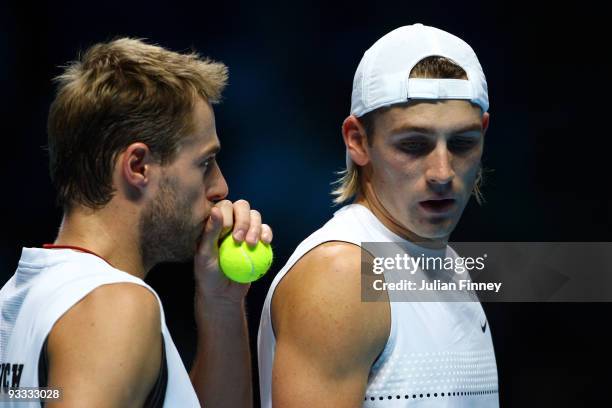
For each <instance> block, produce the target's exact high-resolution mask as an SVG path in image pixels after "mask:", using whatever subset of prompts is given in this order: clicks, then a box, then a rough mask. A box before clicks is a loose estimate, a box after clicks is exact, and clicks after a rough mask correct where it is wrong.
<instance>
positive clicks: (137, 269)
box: [54, 202, 148, 279]
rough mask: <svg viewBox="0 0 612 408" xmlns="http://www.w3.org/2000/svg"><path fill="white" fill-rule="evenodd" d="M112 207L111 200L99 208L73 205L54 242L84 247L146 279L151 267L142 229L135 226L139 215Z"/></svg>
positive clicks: (118, 266)
mask: <svg viewBox="0 0 612 408" xmlns="http://www.w3.org/2000/svg"><path fill="white" fill-rule="evenodd" d="M112 206H113V204H112V202H111V203H109V204H108V205H107V206H106V207H104V208H102V209H99V210H91V209H88V208H84V207H81V206H75V207H73V208H72V209H71V210H70V211H67V212H66V213H65V214H64V218H63V219H62V225H61V226H60V230H59V233H58V235H57V239H56V240H55V242H54V244H55V245H71V246H78V247H82V248H84V249H87V250H89V251H92V252H94V253H96V254H97V255H99V256H100V257H102V258H104V260H105V261H107V262H108V263H109V264H111V265H112V266H113V267H114V268H116V269H120V270H122V271H124V272H127V273H129V274H130V275H134V276H136V277H138V278H141V279H144V278H145V276H146V274H147V272H148V269H147V268H145V266H144V265H143V262H142V256H141V253H140V247H139V244H138V243H139V242H140V239H139V237H138V228H134V225H133V224H134V220H135V219H136V220H137V218H136V217H134V214H133V213H132V214H130V216H129V217H127V216H126V215H125V214H126V213H129V211H124V212H121V211H111V210H110V209H109V208H108V207H112ZM122 214H123V215H122ZM128 218H129V219H128Z"/></svg>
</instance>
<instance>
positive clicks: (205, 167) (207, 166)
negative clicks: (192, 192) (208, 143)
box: [200, 157, 214, 174]
mask: <svg viewBox="0 0 612 408" xmlns="http://www.w3.org/2000/svg"><path fill="white" fill-rule="evenodd" d="M213 160H214V158H212V157H211V158H208V159H206V160H204V161H203V162H201V163H200V169H202V173H204V174H206V172H208V170H209V169H210V166H211V164H212V161H213Z"/></svg>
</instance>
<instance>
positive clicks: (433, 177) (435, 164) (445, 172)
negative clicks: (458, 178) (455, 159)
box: [425, 142, 455, 188]
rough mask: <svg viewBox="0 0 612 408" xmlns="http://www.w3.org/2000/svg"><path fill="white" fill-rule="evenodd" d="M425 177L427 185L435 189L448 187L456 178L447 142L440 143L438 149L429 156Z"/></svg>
mask: <svg viewBox="0 0 612 408" xmlns="http://www.w3.org/2000/svg"><path fill="white" fill-rule="evenodd" d="M425 177H426V179H427V183H428V184H429V185H431V186H432V187H434V188H440V187H445V186H448V185H450V183H451V182H452V181H453V179H454V178H455V171H454V170H453V165H452V155H451V154H450V152H449V151H448V148H447V147H446V143H445V142H439V143H438V145H437V146H436V148H435V149H434V150H433V151H432V152H431V153H430V154H429V157H428V160H427V169H426V171H425Z"/></svg>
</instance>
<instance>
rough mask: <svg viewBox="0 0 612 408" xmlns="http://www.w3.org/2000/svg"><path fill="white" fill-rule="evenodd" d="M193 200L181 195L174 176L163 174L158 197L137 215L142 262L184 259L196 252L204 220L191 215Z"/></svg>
mask: <svg viewBox="0 0 612 408" xmlns="http://www.w3.org/2000/svg"><path fill="white" fill-rule="evenodd" d="M192 207H193V199H192V198H191V197H189V196H188V195H186V194H181V192H180V191H179V184H178V180H177V179H176V178H172V177H169V176H166V175H164V176H163V177H162V179H161V181H160V184H159V191H158V193H157V196H156V197H155V198H154V199H153V200H152V201H151V203H150V204H149V205H148V206H147V207H146V208H145V209H144V210H143V213H142V215H141V217H140V223H139V230H140V252H141V254H142V259H143V263H144V265H149V266H150V267H152V266H154V265H156V264H158V263H161V262H184V261H188V260H190V259H192V258H193V257H194V255H195V251H196V247H197V243H198V241H199V239H200V237H201V235H202V231H203V222H196V221H194V218H193V208H192Z"/></svg>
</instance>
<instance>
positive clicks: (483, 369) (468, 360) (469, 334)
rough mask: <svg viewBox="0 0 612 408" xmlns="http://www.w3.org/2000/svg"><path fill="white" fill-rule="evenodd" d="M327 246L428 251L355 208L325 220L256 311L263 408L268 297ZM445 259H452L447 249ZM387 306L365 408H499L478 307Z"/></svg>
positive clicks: (269, 340)
mask: <svg viewBox="0 0 612 408" xmlns="http://www.w3.org/2000/svg"><path fill="white" fill-rule="evenodd" d="M328 241H344V242H348V243H352V244H355V245H361V243H362V242H402V243H403V245H404V246H406V245H408V246H412V247H413V248H415V249H416V250H418V251H427V250H426V249H424V248H420V247H417V246H416V245H414V244H411V243H409V242H407V241H406V240H404V239H402V238H401V237H399V236H398V235H396V234H394V233H393V232H391V231H390V230H389V229H387V228H386V227H385V226H384V225H383V224H382V223H381V222H380V221H379V220H378V219H377V218H376V217H375V216H374V214H372V212H370V210H368V209H367V208H366V207H364V206H362V205H359V204H351V205H348V206H345V207H343V208H341V209H340V210H338V211H336V213H335V214H334V217H333V218H332V219H331V220H329V221H328V222H327V223H326V224H325V225H324V226H323V227H322V228H320V229H319V230H317V231H315V232H314V233H313V234H312V235H310V236H309V237H308V238H306V239H305V240H304V241H303V242H302V243H301V244H300V245H299V246H298V247H297V249H296V250H295V252H294V253H293V255H292V256H291V257H290V258H289V261H288V262H287V264H286V265H285V266H284V267H283V269H281V270H280V272H279V273H278V274H277V275H276V277H275V278H274V280H273V282H272V285H271V287H270V289H269V291H268V295H267V297H266V300H265V303H264V307H263V310H262V314H261V321H260V324H259V335H258V339H257V345H258V350H259V356H258V358H259V381H260V394H261V406H262V408H271V407H272V364H273V360H274V348H275V344H276V339H275V336H274V332H273V330H272V319H271V315H270V308H271V304H272V296H273V294H274V290H275V289H276V287H277V285H278V283H279V282H280V281H281V279H283V277H284V276H285V275H286V274H287V272H288V271H289V270H290V269H291V267H292V266H293V265H294V264H295V263H296V262H297V261H298V260H299V259H300V258H301V257H302V256H304V254H306V253H307V252H308V251H310V250H311V249H313V248H314V247H316V246H318V245H320V244H322V243H324V242H328ZM446 251H447V253H448V254H449V255H454V256H457V255H456V254H455V253H454V251H453V250H452V249H451V248H450V247H447V249H446ZM390 297H391V295H390ZM389 304H390V310H391V330H390V334H389V338H388V339H387V343H386V345H385V348H384V350H383V352H382V353H381V355H380V356H379V357H378V359H377V360H376V362H375V363H374V364H373V365H372V367H371V369H370V373H369V377H368V383H367V388H366V393H365V396H364V402H363V407H366V408H373V407H385V408H397V407H453V408H468V407H469V408H475V407H487V408H489V407H499V398H498V383H497V365H496V362H495V354H494V350H493V342H492V339H491V332H490V328H489V327H488V325H486V326H485V329H484V331H483V329H482V325H485V324H486V316H485V314H484V311H483V309H482V306H481V305H480V303H479V302H477V301H476V302H393V301H391V302H389ZM322 405H325V404H324V402H322Z"/></svg>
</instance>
